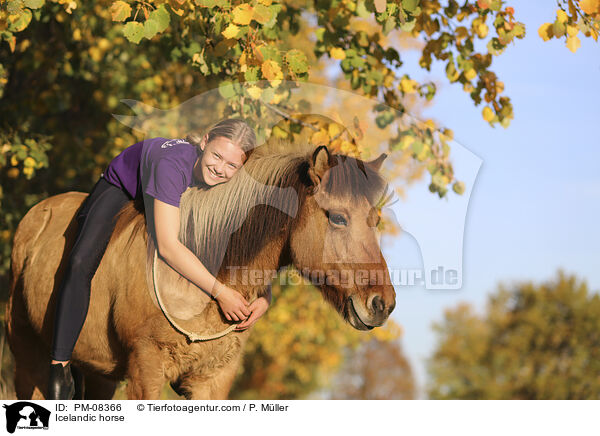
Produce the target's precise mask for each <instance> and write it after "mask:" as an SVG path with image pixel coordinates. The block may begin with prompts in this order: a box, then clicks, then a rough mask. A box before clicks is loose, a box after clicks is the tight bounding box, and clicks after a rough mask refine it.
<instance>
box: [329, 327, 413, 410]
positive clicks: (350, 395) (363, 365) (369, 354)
mask: <svg viewBox="0 0 600 436" xmlns="http://www.w3.org/2000/svg"><path fill="white" fill-rule="evenodd" d="M328 390H329V392H330V398H331V399H334V400H412V399H414V398H415V380H414V378H413V373H412V368H411V366H410V364H409V362H408V360H407V359H406V357H405V356H404V353H403V352H402V346H401V345H400V342H398V341H380V340H378V339H376V338H375V339H371V340H369V341H368V342H364V343H362V344H361V345H359V346H358V347H356V348H354V349H351V348H349V349H348V350H347V354H346V355H345V358H344V365H343V367H342V368H341V369H340V371H339V372H338V373H337V374H336V375H335V377H334V378H333V382H332V383H331V386H330V387H329V388H328Z"/></svg>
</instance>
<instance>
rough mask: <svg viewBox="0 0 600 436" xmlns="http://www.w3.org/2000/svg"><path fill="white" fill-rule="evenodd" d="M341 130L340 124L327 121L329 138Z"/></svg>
mask: <svg viewBox="0 0 600 436" xmlns="http://www.w3.org/2000/svg"><path fill="white" fill-rule="evenodd" d="M341 131H342V126H340V125H339V124H338V123H329V125H328V126H327V132H328V133H329V136H330V137H331V138H335V137H336V136H338V135H339V134H340V132H341Z"/></svg>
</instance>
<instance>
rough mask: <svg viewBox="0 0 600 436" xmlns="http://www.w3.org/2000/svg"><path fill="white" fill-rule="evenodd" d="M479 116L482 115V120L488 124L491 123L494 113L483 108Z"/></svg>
mask: <svg viewBox="0 0 600 436" xmlns="http://www.w3.org/2000/svg"><path fill="white" fill-rule="evenodd" d="M481 115H483V119H484V120H486V121H487V122H488V123H489V122H490V121H492V120H493V119H494V116H495V115H494V111H493V110H492V109H490V108H489V107H488V106H486V107H484V108H483V111H482V112H481Z"/></svg>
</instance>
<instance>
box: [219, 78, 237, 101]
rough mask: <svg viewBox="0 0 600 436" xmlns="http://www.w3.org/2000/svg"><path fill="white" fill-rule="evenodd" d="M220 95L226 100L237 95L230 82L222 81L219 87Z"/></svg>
mask: <svg viewBox="0 0 600 436" xmlns="http://www.w3.org/2000/svg"><path fill="white" fill-rule="evenodd" d="M219 94H221V95H222V96H223V97H224V98H231V97H233V96H234V95H235V89H234V88H233V84H232V83H231V82H230V81H229V80H224V81H222V82H221V84H220V85H219Z"/></svg>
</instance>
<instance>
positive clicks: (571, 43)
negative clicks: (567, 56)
mask: <svg viewBox="0 0 600 436" xmlns="http://www.w3.org/2000/svg"><path fill="white" fill-rule="evenodd" d="M579 47H581V41H580V40H579V38H578V37H576V36H569V37H568V38H567V48H568V49H569V50H571V51H572V52H573V53H575V52H576V51H577V49H578V48H579Z"/></svg>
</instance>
